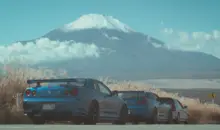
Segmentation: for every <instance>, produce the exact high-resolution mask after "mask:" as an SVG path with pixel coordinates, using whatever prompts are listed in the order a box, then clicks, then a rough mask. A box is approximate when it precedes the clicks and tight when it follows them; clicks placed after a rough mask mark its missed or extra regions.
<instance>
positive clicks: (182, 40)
mask: <svg viewBox="0 0 220 130" xmlns="http://www.w3.org/2000/svg"><path fill="white" fill-rule="evenodd" d="M219 7H220V1H219V0H108V1H107V0H1V1H0V19H1V20H0V36H1V37H0V45H6V44H10V43H14V42H16V41H22V40H30V39H34V38H38V37H40V36H42V35H44V34H46V33H47V32H49V31H51V30H53V29H56V28H58V27H61V26H63V25H64V24H67V23H70V22H73V21H74V20H76V19H77V18H79V17H80V16H81V15H85V14H90V13H96V14H104V15H109V16H113V17H114V18H116V19H118V20H120V21H121V22H122V23H125V24H127V25H128V26H130V27H131V28H132V29H134V30H135V31H138V32H143V33H145V34H148V35H150V36H152V37H155V38H158V39H160V40H162V41H164V42H165V43H167V45H168V47H170V48H177V49H185V50H193V51H194V50H196V51H202V52H206V53H210V54H212V55H215V56H217V57H220V44H219V43H220V17H219V14H220V9H219ZM43 40H44V41H47V40H48V39H43ZM40 42H42V40H41V41H40ZM17 46H19V45H17ZM20 48H21V47H20ZM0 49H1V47H0ZM2 49H5V48H2ZM93 49H94V47H93ZM9 53H11V52H8V53H7V55H8V54H9ZM5 55H6V53H5Z"/></svg>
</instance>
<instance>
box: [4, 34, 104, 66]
mask: <svg viewBox="0 0 220 130" xmlns="http://www.w3.org/2000/svg"><path fill="white" fill-rule="evenodd" d="M102 50H103V48H99V47H97V46H96V45H95V44H93V43H91V44H86V43H75V42H74V41H65V42H60V41H51V40H50V39H48V38H41V39H37V40H35V41H34V42H28V43H26V44H22V43H20V42H17V43H13V44H10V45H7V46H6V45H5V46H3V45H2V46H0V62H1V63H10V62H19V63H23V64H35V63H39V62H42V61H58V60H65V59H70V58H85V57H94V58H98V57H100V54H101V52H102Z"/></svg>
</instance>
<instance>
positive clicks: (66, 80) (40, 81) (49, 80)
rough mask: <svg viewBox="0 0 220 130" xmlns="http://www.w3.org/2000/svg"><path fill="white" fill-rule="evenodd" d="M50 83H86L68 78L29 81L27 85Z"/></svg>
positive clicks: (79, 79)
mask: <svg viewBox="0 0 220 130" xmlns="http://www.w3.org/2000/svg"><path fill="white" fill-rule="evenodd" d="M37 82H39V83H49V82H85V79H83V78H68V79H36V80H27V84H33V83H37Z"/></svg>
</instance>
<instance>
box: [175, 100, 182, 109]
mask: <svg viewBox="0 0 220 130" xmlns="http://www.w3.org/2000/svg"><path fill="white" fill-rule="evenodd" d="M175 105H176V108H177V109H182V106H181V105H180V103H179V101H177V100H175Z"/></svg>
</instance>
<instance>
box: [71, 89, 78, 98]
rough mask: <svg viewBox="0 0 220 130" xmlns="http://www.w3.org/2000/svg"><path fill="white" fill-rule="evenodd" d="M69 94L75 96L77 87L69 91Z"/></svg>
mask: <svg viewBox="0 0 220 130" xmlns="http://www.w3.org/2000/svg"><path fill="white" fill-rule="evenodd" d="M71 95H72V96H77V95H78V89H77V88H73V89H72V91H71Z"/></svg>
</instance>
